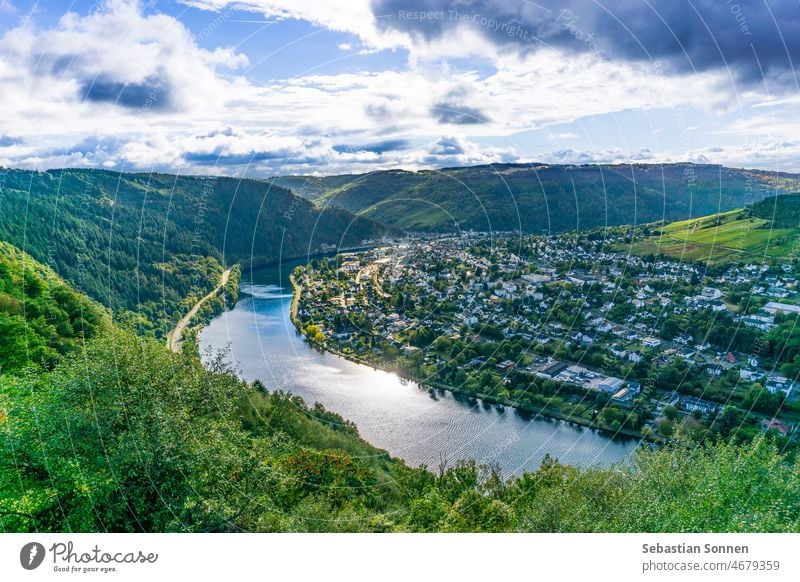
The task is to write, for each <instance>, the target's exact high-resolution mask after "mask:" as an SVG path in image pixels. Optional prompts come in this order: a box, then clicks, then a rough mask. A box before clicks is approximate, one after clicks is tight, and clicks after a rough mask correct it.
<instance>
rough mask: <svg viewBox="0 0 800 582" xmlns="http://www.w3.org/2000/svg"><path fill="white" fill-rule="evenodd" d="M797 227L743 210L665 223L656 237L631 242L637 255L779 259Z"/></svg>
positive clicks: (720, 260) (721, 260) (719, 260)
mask: <svg viewBox="0 0 800 582" xmlns="http://www.w3.org/2000/svg"><path fill="white" fill-rule="evenodd" d="M798 234H800V229H796V228H772V222H771V221H769V220H767V219H764V218H758V217H754V216H751V215H749V214H748V213H747V212H746V211H744V210H731V211H729V212H724V213H722V214H715V215H711V216H705V217H702V218H694V219H690V220H682V221H680V222H673V223H670V224H667V225H665V226H663V227H661V229H660V233H659V234H658V235H656V236H653V237H650V238H647V239H644V240H641V241H638V242H636V243H634V244H633V245H632V246H631V248H630V251H631V252H633V253H634V254H637V255H667V256H670V257H673V258H676V259H686V260H692V261H703V262H706V263H709V264H716V263H724V262H750V261H764V260H770V259H781V258H783V257H786V256H788V255H789V254H790V253H791V252H792V249H793V247H794V246H795V244H796V241H797V236H798Z"/></svg>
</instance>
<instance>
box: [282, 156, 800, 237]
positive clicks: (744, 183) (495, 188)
mask: <svg viewBox="0 0 800 582" xmlns="http://www.w3.org/2000/svg"><path fill="white" fill-rule="evenodd" d="M270 181H271V182H272V183H274V184H276V185H279V186H283V187H286V188H290V189H292V190H293V191H294V192H296V193H297V194H299V195H301V196H303V197H305V198H306V199H308V200H311V201H312V202H314V203H315V204H316V205H318V206H320V207H325V208H330V207H335V208H341V209H345V210H347V211H349V212H352V213H354V214H357V215H359V216H363V217H368V218H371V219H374V220H376V221H378V222H380V223H382V224H385V225H387V226H392V227H395V228H400V229H404V230H419V231H458V230H468V229H474V230H481V231H488V230H521V231H523V232H563V231H569V230H576V229H585V228H594V227H599V226H614V225H620V224H644V223H648V222H654V221H659V220H665V221H674V220H683V219H687V218H692V217H696V216H705V215H708V214H713V213H716V212H720V211H725V210H730V209H733V208H741V207H743V206H746V205H748V204H751V203H753V202H756V201H758V200H761V199H763V198H766V197H768V196H774V195H777V194H782V193H787V192H792V191H797V190H800V175H797V174H786V173H775V172H765V171H762V170H745V169H736V168H727V167H724V166H719V165H710V164H690V163H681V164H625V165H552V164H497V165H484V166H473V167H463V168H444V169H442V170H422V171H418V172H411V171H405V170H385V171H383V170H382V171H376V172H370V173H366V174H354V175H350V176H330V177H305V176H281V177H276V178H272V179H271V180H270Z"/></svg>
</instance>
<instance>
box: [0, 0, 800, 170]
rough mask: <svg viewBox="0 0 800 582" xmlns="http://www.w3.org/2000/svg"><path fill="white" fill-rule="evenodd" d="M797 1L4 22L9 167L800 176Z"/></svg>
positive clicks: (235, 5)
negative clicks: (585, 167) (611, 167)
mask: <svg viewBox="0 0 800 582" xmlns="http://www.w3.org/2000/svg"><path fill="white" fill-rule="evenodd" d="M795 65H799V66H800V1H799V0H691V1H690V0H615V1H614V2H610V1H608V0H605V2H603V1H599V0H561V1H559V2H554V1H550V0H537V2H531V1H527V0H338V1H332V0H286V1H284V0H235V1H232V0H173V1H167V0H151V1H146V0H92V1H89V0H76V1H74V2H69V1H68V0H66V1H65V0H42V1H38V2H37V1H34V0H0V166H3V167H18V168H28V169H39V170H43V169H49V168H60V167H97V168H107V169H115V170H123V171H143V172H149V171H167V172H175V173H182V174H219V175H234V176H272V175H278V174H343V173H356V172H365V171H373V170H379V169H387V168H405V169H411V170H415V169H422V168H440V167H452V166H464V165H475V164H488V163H569V164H573V163H640V162H641V163H644V162H647V163H668V162H683V161H691V162H696V163H714V164H724V165H727V166H734V167H746V168H760V169H765V170H770V171H781V172H800V79H799V78H798V74H797V71H796V69H795Z"/></svg>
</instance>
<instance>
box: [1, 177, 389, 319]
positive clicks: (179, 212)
mask: <svg viewBox="0 0 800 582" xmlns="http://www.w3.org/2000/svg"><path fill="white" fill-rule="evenodd" d="M2 174H3V181H2V183H3V190H2V194H1V195H0V240H6V241H8V242H11V243H12V244H14V245H16V246H18V247H19V248H21V249H23V250H25V251H27V252H28V253H30V254H31V256H33V257H34V258H36V259H37V260H39V261H41V262H42V263H45V264H47V265H48V266H50V267H52V268H53V269H54V270H55V271H56V272H57V273H59V274H60V275H61V276H63V277H64V278H65V279H67V280H68V281H70V282H71V283H72V284H73V285H75V286H76V287H77V288H78V289H80V290H82V291H84V292H86V293H87V294H88V295H90V296H91V297H92V298H94V299H96V300H98V301H100V302H101V303H103V304H104V305H106V306H108V307H110V308H111V309H112V310H113V311H114V312H121V311H123V310H125V311H128V312H132V313H134V314H135V316H134V317H133V318H132V319H133V320H134V321H136V322H137V324H138V325H139V326H140V327H142V328H144V329H149V330H150V332H152V333H155V334H156V335H163V334H164V333H166V331H167V329H168V328H169V327H170V324H171V323H174V322H175V321H176V320H177V319H179V318H180V315H181V314H182V313H183V312H184V311H185V310H186V308H187V306H188V305H191V304H193V303H194V302H195V301H196V300H197V299H198V298H200V297H202V296H203V295H205V294H206V293H207V292H208V291H210V290H211V289H212V288H213V287H214V285H216V282H217V281H218V280H219V277H220V274H221V272H222V266H221V264H222V263H227V264H232V263H236V262H240V263H242V265H243V266H244V267H245V268H247V267H249V266H251V265H256V266H257V265H260V264H263V263H268V262H272V261H275V260H277V259H279V258H281V257H283V258H287V257H294V256H303V255H306V254H309V253H314V252H316V251H318V250H320V248H322V245H323V244H327V245H336V246H339V245H343V246H347V245H353V244H358V242H359V241H361V240H362V239H364V238H370V237H373V236H377V235H380V234H383V233H384V232H386V229H385V228H384V227H380V226H378V225H376V224H375V223H372V222H371V221H369V220H366V219H359V218H356V217H354V216H352V215H351V214H350V213H348V212H346V211H343V210H340V209H329V210H327V211H325V212H321V211H319V210H317V209H316V208H315V207H314V206H313V205H312V204H311V203H309V202H308V201H306V200H304V199H302V198H300V197H298V196H295V195H293V194H292V193H291V192H289V191H288V190H285V189H283V188H279V187H276V186H272V185H270V184H265V183H264V182H259V181H254V180H237V179H233V178H212V177H192V176H171V175H164V174H124V173H118V172H107V171H102V170H54V171H48V172H29V171H22V170H5V171H3V172H2Z"/></svg>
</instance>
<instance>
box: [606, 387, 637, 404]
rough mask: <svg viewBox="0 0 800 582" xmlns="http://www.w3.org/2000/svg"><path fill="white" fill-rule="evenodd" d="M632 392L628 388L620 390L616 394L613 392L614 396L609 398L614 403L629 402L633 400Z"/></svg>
mask: <svg viewBox="0 0 800 582" xmlns="http://www.w3.org/2000/svg"><path fill="white" fill-rule="evenodd" d="M633 396H634V394H633V392H632V391H631V389H630V388H627V387H626V388H622V389H621V390H619V391H618V392H615V393H614V395H613V396H612V397H611V400H614V401H615V402H630V401H631V400H633Z"/></svg>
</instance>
